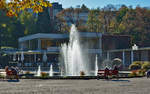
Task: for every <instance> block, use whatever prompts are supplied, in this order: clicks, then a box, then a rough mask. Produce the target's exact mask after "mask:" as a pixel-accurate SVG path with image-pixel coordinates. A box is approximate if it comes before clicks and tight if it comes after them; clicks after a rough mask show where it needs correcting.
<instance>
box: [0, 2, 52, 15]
mask: <svg viewBox="0 0 150 94" xmlns="http://www.w3.org/2000/svg"><path fill="white" fill-rule="evenodd" d="M51 6H52V4H51V3H49V2H48V1H46V0H10V2H8V3H6V0H0V9H5V10H7V14H6V15H7V16H9V17H12V16H17V14H18V13H19V12H20V11H24V10H28V9H32V10H33V12H35V13H39V12H43V7H51Z"/></svg>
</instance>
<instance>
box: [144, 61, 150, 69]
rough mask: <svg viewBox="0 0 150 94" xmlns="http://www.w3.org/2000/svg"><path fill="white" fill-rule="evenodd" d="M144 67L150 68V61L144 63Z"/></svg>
mask: <svg viewBox="0 0 150 94" xmlns="http://www.w3.org/2000/svg"><path fill="white" fill-rule="evenodd" d="M142 69H145V70H148V69H150V62H146V61H145V62H144V63H143V65H142Z"/></svg>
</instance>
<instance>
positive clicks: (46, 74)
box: [41, 72, 49, 78]
mask: <svg viewBox="0 0 150 94" xmlns="http://www.w3.org/2000/svg"><path fill="white" fill-rule="evenodd" d="M48 76H49V75H48V73H46V72H41V77H42V78H46V77H48Z"/></svg>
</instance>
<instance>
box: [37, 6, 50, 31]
mask: <svg viewBox="0 0 150 94" xmlns="http://www.w3.org/2000/svg"><path fill="white" fill-rule="evenodd" d="M36 25H37V32H36V33H50V32H52V31H53V26H52V24H51V19H50V16H49V13H48V8H44V11H43V12H42V13H39V15H38V18H37V23H36Z"/></svg>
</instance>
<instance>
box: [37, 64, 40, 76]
mask: <svg viewBox="0 0 150 94" xmlns="http://www.w3.org/2000/svg"><path fill="white" fill-rule="evenodd" d="M37 76H41V66H40V65H39V66H38V71H37Z"/></svg>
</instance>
